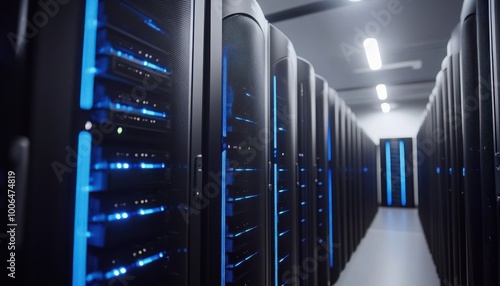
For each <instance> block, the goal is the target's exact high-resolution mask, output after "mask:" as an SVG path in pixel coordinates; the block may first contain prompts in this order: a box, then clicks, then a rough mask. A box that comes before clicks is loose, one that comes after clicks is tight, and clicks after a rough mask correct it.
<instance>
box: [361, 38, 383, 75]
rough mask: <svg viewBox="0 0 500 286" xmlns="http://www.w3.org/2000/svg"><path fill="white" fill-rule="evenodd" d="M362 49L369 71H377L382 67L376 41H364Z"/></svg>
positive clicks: (372, 39) (369, 39) (371, 39)
mask: <svg viewBox="0 0 500 286" xmlns="http://www.w3.org/2000/svg"><path fill="white" fill-rule="evenodd" d="M363 47H364V48H365V53H366V58H367V59H368V65H369V66H370V69H372V70H379V69H380V68H381V67H382V59H381V58H380V51H379V49H378V42H377V39H374V38H368V39H366V40H364V41H363Z"/></svg>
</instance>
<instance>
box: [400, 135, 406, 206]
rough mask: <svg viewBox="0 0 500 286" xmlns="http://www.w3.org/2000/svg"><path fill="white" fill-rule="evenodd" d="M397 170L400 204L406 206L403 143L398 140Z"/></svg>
mask: <svg viewBox="0 0 500 286" xmlns="http://www.w3.org/2000/svg"><path fill="white" fill-rule="evenodd" d="M399 172H400V176H401V205H403V206H406V166H405V143H404V141H403V140H400V141H399Z"/></svg>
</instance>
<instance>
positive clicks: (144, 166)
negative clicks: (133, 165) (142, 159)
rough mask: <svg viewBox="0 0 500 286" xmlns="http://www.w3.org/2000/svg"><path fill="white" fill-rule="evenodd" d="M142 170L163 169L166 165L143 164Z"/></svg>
mask: <svg viewBox="0 0 500 286" xmlns="http://www.w3.org/2000/svg"><path fill="white" fill-rule="evenodd" d="M140 166H141V169H163V168H165V164H163V163H161V164H158V163H157V164H152V163H141V164H140Z"/></svg>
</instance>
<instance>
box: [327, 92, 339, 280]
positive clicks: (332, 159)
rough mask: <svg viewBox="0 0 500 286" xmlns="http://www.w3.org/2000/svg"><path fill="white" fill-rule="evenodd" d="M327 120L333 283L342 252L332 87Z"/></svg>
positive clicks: (336, 122) (336, 102)
mask: <svg viewBox="0 0 500 286" xmlns="http://www.w3.org/2000/svg"><path fill="white" fill-rule="evenodd" d="M328 96H329V100H328V104H329V110H328V113H329V114H330V116H329V122H328V152H329V156H328V159H329V160H328V176H329V180H328V188H329V191H330V190H331V194H332V196H331V200H332V203H330V208H331V211H332V216H333V217H332V222H331V223H332V224H333V226H332V232H331V233H330V236H331V239H333V249H332V250H330V256H331V257H330V259H333V261H332V262H333V266H332V265H330V282H331V283H335V281H336V280H337V279H338V277H339V276H340V271H341V268H342V256H341V255H342V253H341V248H340V246H341V212H340V208H341V205H340V198H341V197H340V183H339V182H340V178H339V177H338V176H337V172H338V169H339V165H340V160H339V156H340V152H339V141H340V140H339V138H338V129H339V107H338V106H339V101H340V100H339V98H338V94H337V92H336V91H335V90H334V89H333V88H330V89H329V94H328Z"/></svg>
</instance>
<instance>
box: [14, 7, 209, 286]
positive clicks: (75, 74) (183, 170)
mask: <svg viewBox="0 0 500 286" xmlns="http://www.w3.org/2000/svg"><path fill="white" fill-rule="evenodd" d="M51 3H52V4H50V5H52V6H50V5H49V6H50V7H48V8H47V7H46V8H47V9H49V10H50V12H51V13H57V11H60V13H58V14H57V17H53V18H50V23H45V24H46V25H45V24H44V27H43V29H39V30H38V31H37V34H36V37H33V38H30V39H29V41H26V42H25V44H26V52H27V53H28V54H29V56H28V57H27V60H28V63H29V64H28V63H27V65H26V66H29V73H26V75H25V78H24V80H26V82H27V83H29V87H27V88H26V89H24V90H23V91H22V97H23V98H25V99H26V100H27V101H29V102H31V104H30V105H29V106H26V107H27V108H28V109H27V110H26V113H25V114H28V113H29V114H30V116H29V117H27V116H25V117H26V118H27V122H28V123H27V125H28V126H29V127H28V128H26V130H27V131H26V132H27V136H26V137H27V140H29V145H30V147H29V149H30V150H29V157H28V158H27V162H28V164H27V166H28V167H27V170H26V171H23V172H21V173H20V174H18V176H19V178H21V176H23V177H24V179H25V180H26V181H27V182H24V183H25V184H26V186H27V187H26V189H25V194H24V195H25V198H24V199H25V209H23V216H24V222H23V224H20V225H19V228H20V229H22V237H23V243H22V245H20V247H19V253H18V254H19V256H18V257H19V262H20V263H19V268H18V269H19V273H18V274H19V280H18V282H19V283H20V285H34V284H36V283H40V282H43V281H47V282H49V283H50V284H51V285H109V284H111V283H127V284H128V285H146V284H147V285H163V284H165V283H174V284H177V285H188V282H189V281H190V280H192V279H188V278H189V275H188V271H189V270H188V269H189V263H188V252H189V250H190V247H191V246H192V245H193V243H195V241H190V236H189V234H192V235H195V237H196V236H197V235H196V232H197V230H196V229H191V228H190V227H191V225H190V224H188V223H187V222H186V221H185V220H184V216H183V212H182V210H181V206H186V207H187V206H189V200H190V196H191V193H190V192H189V190H190V187H191V186H192V184H193V182H192V181H191V179H192V170H191V167H192V166H193V165H192V164H191V162H192V160H194V157H196V156H194V155H193V154H199V153H201V152H200V150H197V149H196V148H194V147H193V149H191V147H190V146H192V145H191V137H192V135H193V134H192V133H191V132H192V127H193V126H195V125H197V124H199V121H198V120H197V119H195V117H191V108H192V107H193V106H194V105H195V104H200V102H199V100H200V99H201V94H200V92H201V81H200V82H195V80H200V79H201V76H200V74H199V73H198V74H196V72H195V71H194V70H195V68H196V67H197V66H198V65H199V64H200V63H201V62H200V61H196V62H195V59H196V60H198V58H197V57H198V56H199V55H200V53H201V52H200V49H201V45H198V46H197V47H196V48H195V46H194V42H195V41H196V40H195V38H197V37H198V39H199V37H200V35H199V34H198V33H199V31H203V26H198V28H197V29H195V27H194V25H195V24H194V21H193V19H194V18H195V16H196V17H197V18H198V19H203V12H202V10H203V5H202V3H197V4H196V5H195V3H194V1H171V2H169V3H164V2H161V1H152V0H150V1H132V0H130V1H113V0H100V1H99V0H87V1H75V2H69V1H57V2H55V1H54V2H51ZM24 4H25V5H26V6H24V7H25V8H26V14H25V15H24V16H26V17H27V18H30V17H40V18H39V20H41V19H42V18H43V19H49V18H48V16H47V15H45V16H47V18H44V17H42V16H40V15H41V14H40V13H41V11H40V10H39V7H38V6H35V5H34V4H35V2H32V3H28V2H27V1H26V2H24ZM37 9H38V10H37ZM56 10H57V11H56ZM44 11H45V12H46V13H49V12H47V11H48V10H44ZM37 15H38V16H37ZM24 16H23V17H24ZM24 28H26V27H24ZM24 32H26V31H24ZM24 35H26V34H24ZM47 95H50V100H48V99H47ZM25 120H26V119H25ZM54 131H55V132H54ZM197 136H199V135H197ZM48 223H50V226H49V225H48ZM47 228H50V229H51V230H52V233H50V234H48V233H47ZM33 273H37V274H38V273H43V276H40V275H32V274H33ZM191 274H194V275H196V273H191ZM11 285H12V284H11Z"/></svg>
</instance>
